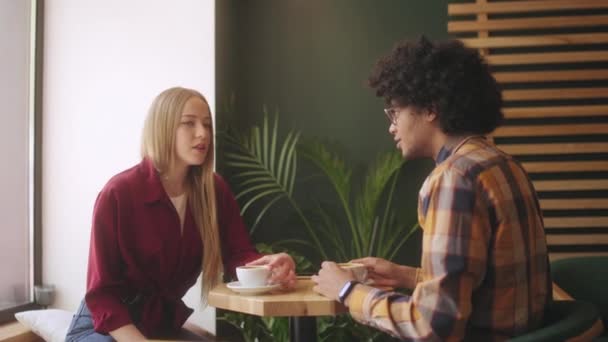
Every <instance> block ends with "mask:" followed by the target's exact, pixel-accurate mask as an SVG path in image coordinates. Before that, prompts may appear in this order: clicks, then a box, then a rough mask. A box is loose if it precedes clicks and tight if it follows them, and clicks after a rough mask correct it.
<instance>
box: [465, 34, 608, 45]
mask: <svg viewBox="0 0 608 342" xmlns="http://www.w3.org/2000/svg"><path fill="white" fill-rule="evenodd" d="M462 41H463V42H464V43H465V44H467V45H468V46H470V47H474V48H478V49H482V48H505V47H525V46H534V47H536V46H556V45H575V44H602V43H608V34H607V33H577V34H555V35H538V36H528V37H517V36H510V37H494V38H469V39H462Z"/></svg>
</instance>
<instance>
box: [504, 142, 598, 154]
mask: <svg viewBox="0 0 608 342" xmlns="http://www.w3.org/2000/svg"><path fill="white" fill-rule="evenodd" d="M500 149H501V150H503V151H505V152H507V153H508V154H512V155H518V156H522V155H542V154H557V155H559V154H579V153H608V143H605V142H601V143H552V144H511V145H502V144H501V145H500Z"/></svg>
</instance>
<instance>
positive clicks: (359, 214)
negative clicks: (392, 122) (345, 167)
mask: <svg viewBox="0 0 608 342" xmlns="http://www.w3.org/2000/svg"><path fill="white" fill-rule="evenodd" d="M403 163H404V161H403V158H402V157H401V156H400V155H399V153H397V152H390V153H385V154H382V155H381V156H380V157H379V158H378V159H377V160H376V162H375V163H374V164H372V166H371V167H370V169H369V171H368V173H367V176H366V177H365V180H364V183H363V189H362V190H361V192H360V194H359V196H357V198H356V200H355V218H356V220H357V230H358V232H359V236H360V237H361V246H362V249H363V251H365V252H366V253H367V254H369V253H371V252H372V249H373V246H372V243H373V242H374V241H375V236H374V233H375V232H376V231H377V230H379V228H382V227H378V226H379V224H380V223H379V222H378V217H377V215H376V212H377V210H378V204H379V202H380V200H381V199H382V194H383V193H384V191H385V189H386V188H387V184H388V183H389V181H390V180H391V178H394V177H395V173H396V172H397V171H398V170H399V169H400V168H401V166H402V165H403ZM393 186H394V185H393ZM386 205H389V206H390V203H387V204H386ZM374 227H376V229H373V228H374Z"/></svg>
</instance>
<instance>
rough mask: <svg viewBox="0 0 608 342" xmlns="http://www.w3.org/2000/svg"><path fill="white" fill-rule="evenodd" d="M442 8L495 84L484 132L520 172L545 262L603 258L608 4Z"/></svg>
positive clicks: (554, 0)
mask: <svg viewBox="0 0 608 342" xmlns="http://www.w3.org/2000/svg"><path fill="white" fill-rule="evenodd" d="M448 14H449V15H450V16H451V17H452V18H451V19H450V21H449V23H448V31H449V32H450V33H452V34H456V35H461V36H460V37H459V38H460V39H461V40H462V41H463V42H464V43H465V44H466V45H468V46H470V47H473V48H477V49H479V51H480V52H481V53H482V55H483V56H484V57H485V58H486V61H487V62H488V64H490V66H491V68H492V69H493V70H494V75H495V77H496V79H497V81H498V82H499V83H500V84H501V85H502V86H503V100H504V102H505V107H504V114H505V118H506V119H507V122H506V124H505V125H504V126H503V127H500V128H499V129H497V130H496V131H495V132H494V133H492V134H491V138H492V139H493V140H494V141H495V143H496V144H497V145H498V146H499V147H500V148H501V149H503V150H504V151H505V152H507V153H509V154H511V155H513V156H514V157H515V158H521V159H522V165H523V167H524V168H525V169H526V170H527V171H528V172H529V173H530V176H531V178H532V181H533V184H534V186H535V188H536V190H537V191H538V193H539V198H540V205H541V209H542V210H543V213H544V216H545V218H544V221H545V228H546V229H547V241H548V244H549V250H550V254H551V255H550V257H551V259H559V258H563V257H571V256H578V255H602V254H605V255H608V215H607V213H608V0H577V1H572V0H521V1H513V0H512V1H500V0H469V1H468V2H465V3H462V1H460V2H459V3H455V4H450V5H448ZM471 16H473V17H471ZM470 33H476V36H475V37H471V34H470Z"/></svg>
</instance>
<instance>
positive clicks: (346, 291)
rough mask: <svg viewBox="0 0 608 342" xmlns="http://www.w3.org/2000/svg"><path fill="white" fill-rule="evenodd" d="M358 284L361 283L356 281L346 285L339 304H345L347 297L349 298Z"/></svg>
mask: <svg viewBox="0 0 608 342" xmlns="http://www.w3.org/2000/svg"><path fill="white" fill-rule="evenodd" d="M357 284H359V282H358V281H356V280H351V281H349V282H347V283H346V284H344V286H343V287H342V290H340V293H339V294H338V302H340V303H342V304H344V302H345V301H346V297H348V295H349V294H350V293H351V292H352V290H353V289H354V288H355V285H357Z"/></svg>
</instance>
